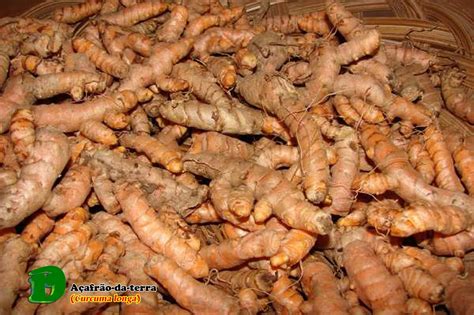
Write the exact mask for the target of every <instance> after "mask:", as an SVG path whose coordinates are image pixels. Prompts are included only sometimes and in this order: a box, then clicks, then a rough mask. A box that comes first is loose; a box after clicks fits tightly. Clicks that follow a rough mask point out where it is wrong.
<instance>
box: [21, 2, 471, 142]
mask: <svg viewBox="0 0 474 315" xmlns="http://www.w3.org/2000/svg"><path fill="white" fill-rule="evenodd" d="M220 1H221V3H222V4H224V5H226V6H231V7H234V6H242V5H243V6H245V9H246V11H247V13H248V14H249V15H251V16H252V15H256V14H257V13H259V11H260V10H261V7H262V3H265V2H266V1H270V3H269V8H268V10H267V12H266V15H267V16H278V15H287V14H302V13H308V12H314V11H321V10H324V0H288V1H284V0H265V1H249V0H220ZM340 1H341V2H342V3H344V5H345V6H346V7H347V8H348V9H349V10H350V11H352V12H353V13H354V14H355V15H356V16H357V17H359V18H361V19H362V20H364V22H365V23H366V24H368V25H373V26H377V27H378V29H379V31H380V33H381V34H382V36H383V38H384V41H385V42H392V43H393V42H396V43H403V44H405V45H412V46H414V47H419V48H422V49H425V50H428V51H430V52H432V53H435V54H437V55H438V56H439V57H445V58H449V59H451V60H454V61H456V62H457V63H458V64H459V66H460V67H461V68H462V69H464V70H466V73H467V78H466V80H465V85H466V86H467V87H469V88H470V89H471V90H473V89H474V17H473V16H470V15H469V13H467V12H466V10H464V8H463V7H462V5H460V4H459V3H460V2H461V1H464V2H466V3H467V4H469V1H472V0H458V1H443V0H350V1H347V0H346V1H344V0H340ZM80 2H83V1H80V0H56V1H54V0H48V1H45V2H43V3H41V4H39V5H36V6H34V7H32V8H31V9H30V10H28V11H27V12H25V13H23V14H22V15H21V16H23V17H32V18H48V17H50V16H51V14H52V12H53V11H54V10H55V9H57V8H61V7H64V6H68V5H72V4H76V3H80ZM266 3H268V2H266ZM84 26H85V24H84V23H81V25H77V26H76V33H77V32H79V31H80V30H81V29H82V28H83V27H84ZM439 121H440V124H441V127H442V128H444V127H448V126H449V127H452V128H455V129H457V130H459V131H461V132H462V133H464V134H467V135H474V126H471V125H469V124H468V123H465V122H463V121H461V120H459V119H458V118H456V117H455V116H454V115H452V114H451V113H449V112H448V111H446V110H443V111H442V112H441V115H440V117H439Z"/></svg>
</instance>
